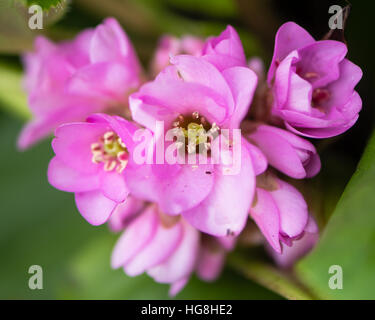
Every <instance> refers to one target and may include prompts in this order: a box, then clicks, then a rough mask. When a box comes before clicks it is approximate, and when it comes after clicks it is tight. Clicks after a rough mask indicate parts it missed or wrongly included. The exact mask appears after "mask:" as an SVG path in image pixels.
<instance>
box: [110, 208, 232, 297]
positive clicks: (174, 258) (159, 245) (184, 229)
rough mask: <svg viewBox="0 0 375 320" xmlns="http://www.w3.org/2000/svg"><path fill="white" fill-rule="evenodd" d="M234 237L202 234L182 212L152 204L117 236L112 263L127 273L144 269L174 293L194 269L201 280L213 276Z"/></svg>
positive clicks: (220, 266)
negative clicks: (165, 211) (166, 211)
mask: <svg viewBox="0 0 375 320" xmlns="http://www.w3.org/2000/svg"><path fill="white" fill-rule="evenodd" d="M234 241H235V238H233V237H230V238H224V239H220V238H213V237H209V236H207V235H203V234H201V233H200V232H199V231H198V230H196V229H195V228H194V227H192V226H191V225H190V224H189V223H188V222H187V221H186V220H184V219H183V218H182V217H181V216H170V215H166V214H163V213H161V212H160V210H159V209H158V207H157V205H155V204H151V205H149V206H148V207H147V208H145V209H144V211H143V212H141V213H140V214H139V215H138V217H137V218H135V219H134V220H133V221H132V222H131V223H130V224H129V225H128V226H127V228H126V229H125V231H124V233H123V234H122V235H121V237H120V238H119V240H118V242H117V243H116V246H115V248H114V250H113V253H112V259H111V264H112V267H113V268H120V267H122V268H123V269H124V271H125V273H126V274H127V275H128V276H132V277H133V276H137V275H140V274H142V273H144V272H146V273H147V274H148V275H149V276H151V277H152V278H153V279H154V280H155V281H156V282H160V283H168V284H170V285H171V287H170V291H169V293H170V295H172V296H174V295H176V294H177V293H178V292H179V291H180V290H181V289H182V288H183V287H184V286H185V284H186V283H187V282H188V280H189V278H190V276H191V274H192V273H193V272H194V271H197V273H198V276H199V277H201V278H202V279H203V280H206V281H212V280H214V279H215V278H216V277H217V276H218V275H219V273H220V272H221V269H222V267H223V263H224V259H225V256H226V254H227V252H228V251H230V250H232V249H233V246H234Z"/></svg>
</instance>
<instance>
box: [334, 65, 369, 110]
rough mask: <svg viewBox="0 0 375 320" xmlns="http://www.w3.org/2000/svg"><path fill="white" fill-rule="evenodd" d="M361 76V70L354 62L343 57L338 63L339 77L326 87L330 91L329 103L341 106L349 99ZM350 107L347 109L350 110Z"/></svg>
mask: <svg viewBox="0 0 375 320" xmlns="http://www.w3.org/2000/svg"><path fill="white" fill-rule="evenodd" d="M361 78H362V70H361V68H359V67H358V66H357V65H355V64H354V63H352V62H350V61H349V60H347V59H344V60H343V61H341V63H340V78H339V79H338V80H336V81H334V82H332V83H330V84H329V85H328V87H327V89H328V90H329V92H330V93H331V97H330V100H329V102H328V103H329V105H331V106H343V105H345V104H346V103H347V102H348V100H350V98H351V96H352V94H353V90H354V87H355V86H356V85H357V83H358V82H359V80H361ZM350 110H351V109H348V111H350ZM353 111H354V112H357V113H358V111H359V110H358V109H357V108H354V110H353Z"/></svg>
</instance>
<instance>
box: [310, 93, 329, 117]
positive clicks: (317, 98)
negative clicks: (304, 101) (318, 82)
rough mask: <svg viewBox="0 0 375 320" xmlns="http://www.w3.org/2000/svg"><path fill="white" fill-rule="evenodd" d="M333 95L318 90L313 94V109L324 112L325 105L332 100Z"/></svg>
mask: <svg viewBox="0 0 375 320" xmlns="http://www.w3.org/2000/svg"><path fill="white" fill-rule="evenodd" d="M330 96H331V94H330V92H329V90H327V89H324V88H316V89H314V91H313V93H312V101H311V105H312V107H314V108H316V109H318V110H320V111H322V112H324V108H323V104H324V102H325V101H327V100H328V99H329V98H330Z"/></svg>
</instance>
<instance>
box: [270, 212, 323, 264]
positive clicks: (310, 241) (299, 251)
mask: <svg viewBox="0 0 375 320" xmlns="http://www.w3.org/2000/svg"><path fill="white" fill-rule="evenodd" d="M318 240H319V233H318V226H317V224H316V222H315V220H314V218H313V217H312V216H311V215H310V216H309V220H308V222H307V225H306V227H305V230H304V231H303V234H302V235H301V237H300V238H299V239H297V240H294V241H293V245H292V246H287V245H284V244H282V253H278V252H276V251H275V250H273V249H272V248H270V247H269V246H268V248H270V249H269V250H268V251H269V252H270V254H271V256H272V257H273V259H274V260H275V262H276V263H277V265H278V266H280V267H282V268H290V267H292V266H293V265H294V263H295V262H296V261H297V260H299V259H301V258H302V257H303V256H305V255H306V254H307V253H308V252H310V251H311V249H312V248H314V247H315V245H316V243H317V242H318Z"/></svg>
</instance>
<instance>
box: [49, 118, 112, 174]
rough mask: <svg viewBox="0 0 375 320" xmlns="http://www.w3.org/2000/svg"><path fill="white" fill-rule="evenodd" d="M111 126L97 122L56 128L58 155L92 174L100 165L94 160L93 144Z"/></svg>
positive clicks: (66, 162) (55, 145)
mask: <svg viewBox="0 0 375 320" xmlns="http://www.w3.org/2000/svg"><path fill="white" fill-rule="evenodd" d="M108 129H109V128H108V127H107V126H105V125H103V124H97V123H81V122H79V123H69V124H64V125H61V126H60V127H58V128H57V130H56V133H55V135H56V138H55V139H54V140H53V141H52V147H53V150H54V151H55V153H56V156H57V157H58V158H59V159H60V160H61V161H62V162H64V163H65V164H67V165H68V166H70V167H72V168H73V169H75V170H77V171H80V172H82V173H87V174H92V173H95V172H97V171H98V168H99V166H98V165H97V164H95V163H93V162H92V160H91V159H92V152H91V144H92V143H94V142H97V141H99V138H100V137H101V136H102V135H103V134H104V133H105V132H106V130H108Z"/></svg>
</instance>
